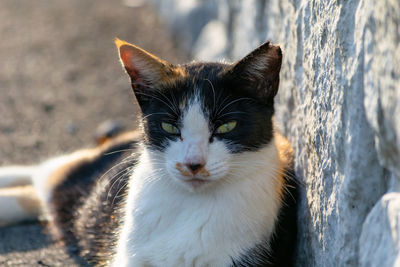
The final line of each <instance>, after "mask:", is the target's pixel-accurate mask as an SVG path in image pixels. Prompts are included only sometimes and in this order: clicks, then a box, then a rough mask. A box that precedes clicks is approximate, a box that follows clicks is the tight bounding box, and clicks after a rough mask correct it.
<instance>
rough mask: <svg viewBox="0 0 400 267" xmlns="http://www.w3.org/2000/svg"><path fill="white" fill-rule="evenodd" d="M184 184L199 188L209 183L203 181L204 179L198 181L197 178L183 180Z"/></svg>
mask: <svg viewBox="0 0 400 267" xmlns="http://www.w3.org/2000/svg"><path fill="white" fill-rule="evenodd" d="M184 182H185V183H186V184H189V185H190V186H192V187H194V188H198V187H200V186H203V185H204V184H207V183H209V182H210V181H209V180H204V179H199V178H192V179H188V180H184Z"/></svg>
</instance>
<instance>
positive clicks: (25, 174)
mask: <svg viewBox="0 0 400 267" xmlns="http://www.w3.org/2000/svg"><path fill="white" fill-rule="evenodd" d="M35 170H36V166H8V167H2V168H0V188H5V187H10V186H15V185H26V184H31V183H32V180H31V178H32V174H33V173H34V171H35Z"/></svg>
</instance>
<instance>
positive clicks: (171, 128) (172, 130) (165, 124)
mask: <svg viewBox="0 0 400 267" xmlns="http://www.w3.org/2000/svg"><path fill="white" fill-rule="evenodd" d="M161 128H162V129H163V130H164V131H166V132H167V133H169V134H179V129H178V128H176V127H175V126H174V125H172V124H171V123H168V122H161Z"/></svg>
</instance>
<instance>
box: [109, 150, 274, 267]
mask: <svg viewBox="0 0 400 267" xmlns="http://www.w3.org/2000/svg"><path fill="white" fill-rule="evenodd" d="M273 143H274V142H271V143H270V145H269V146H267V147H265V148H263V149H261V150H259V151H257V152H245V153H241V154H240V155H238V156H237V157H242V160H243V166H244V167H243V168H241V169H239V170H237V171H236V173H235V175H234V176H235V177H236V178H235V179H232V180H229V181H226V182H224V181H218V183H216V184H215V187H213V188H211V189H210V188H209V189H208V190H206V191H205V192H189V191H187V190H184V189H182V188H181V187H177V186H176V185H175V184H174V183H172V182H171V180H170V179H169V178H168V177H157V178H156V179H154V175H157V174H154V171H152V169H153V168H152V167H151V165H149V160H150V159H149V157H148V155H147V153H144V154H143V155H142V159H141V161H140V163H139V165H138V166H137V167H136V169H135V171H134V173H133V175H132V180H131V184H130V189H129V195H128V200H127V201H128V202H127V205H126V218H125V223H124V227H123V229H122V232H121V237H120V240H119V244H118V249H117V255H116V258H115V260H114V266H119V267H120V266H229V265H230V264H231V263H232V259H237V258H238V257H240V255H241V254H242V253H245V252H246V250H248V249H250V248H252V247H253V246H254V245H256V244H257V243H259V242H261V241H262V240H267V239H268V238H269V236H270V234H271V232H272V230H273V227H274V223H275V220H276V217H277V213H278V209H279V207H280V200H279V196H278V192H277V190H276V188H277V187H279V186H277V183H278V182H279V181H278V180H277V177H276V170H277V169H278V166H279V159H278V156H277V151H276V148H275V146H274V145H273ZM239 160H240V159H239ZM260 161H261V162H262V161H263V162H265V164H263V165H258V166H257V167H256V168H255V166H252V165H253V162H257V164H259V163H260ZM158 175H159V174H158Z"/></svg>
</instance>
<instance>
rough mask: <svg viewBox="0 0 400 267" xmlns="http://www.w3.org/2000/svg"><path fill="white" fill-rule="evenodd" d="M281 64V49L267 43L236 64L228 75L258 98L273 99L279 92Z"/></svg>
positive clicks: (228, 71) (229, 70)
mask: <svg viewBox="0 0 400 267" xmlns="http://www.w3.org/2000/svg"><path fill="white" fill-rule="evenodd" d="M281 64H282V51H281V49H280V47H279V46H276V45H271V44H270V43H269V42H266V43H264V44H263V45H261V46H259V47H258V48H256V49H255V50H254V51H252V52H251V53H250V54H248V55H247V56H245V57H244V58H243V59H241V60H239V61H238V62H236V63H234V64H233V65H232V66H231V67H230V68H229V69H228V70H227V73H226V74H227V75H228V76H229V79H232V80H234V81H235V83H236V84H238V85H242V86H243V87H244V88H246V89H247V90H251V91H253V93H255V94H256V95H257V96H259V97H261V98H263V99H271V98H273V97H274V96H275V95H276V93H277V92H278V87H279V71H280V69H281Z"/></svg>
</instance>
